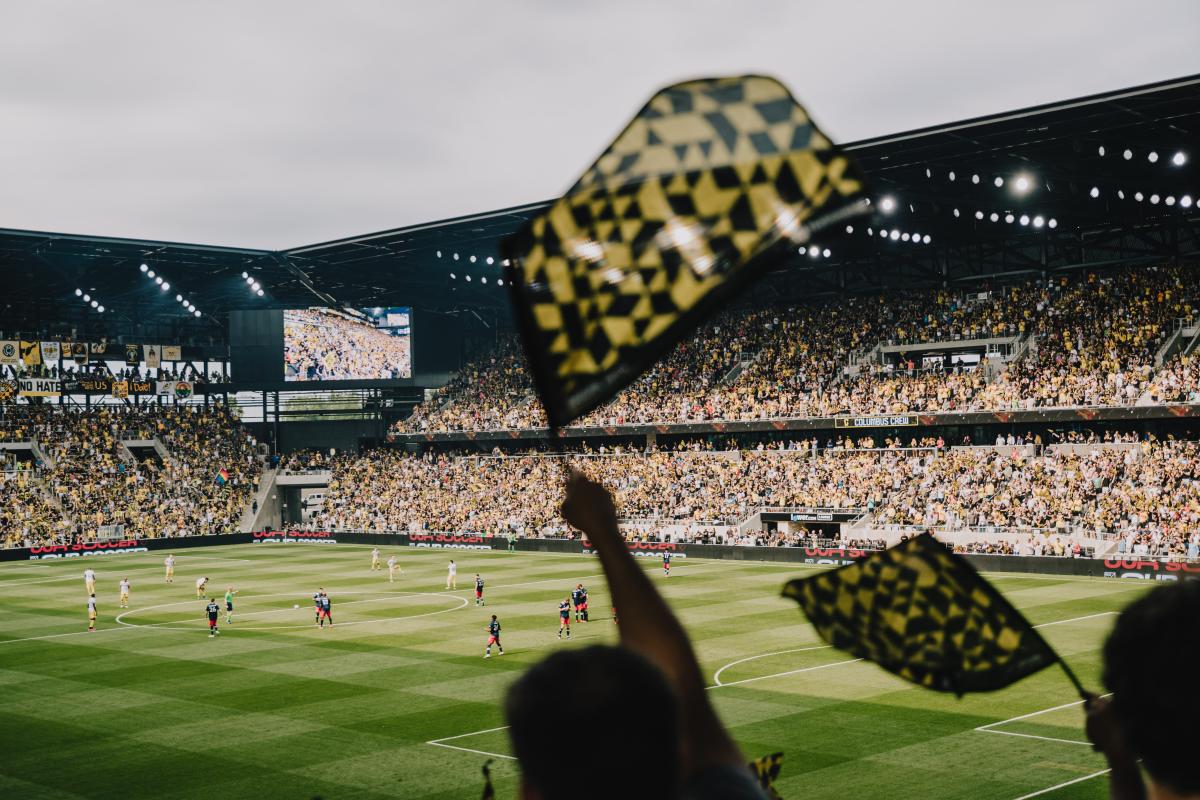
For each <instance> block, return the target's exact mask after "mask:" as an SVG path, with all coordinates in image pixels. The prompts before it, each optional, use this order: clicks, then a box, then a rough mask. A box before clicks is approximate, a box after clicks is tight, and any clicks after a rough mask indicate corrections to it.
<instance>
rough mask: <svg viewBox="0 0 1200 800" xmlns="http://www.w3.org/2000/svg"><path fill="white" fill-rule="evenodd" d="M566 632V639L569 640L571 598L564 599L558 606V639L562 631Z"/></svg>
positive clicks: (561, 635)
mask: <svg viewBox="0 0 1200 800" xmlns="http://www.w3.org/2000/svg"><path fill="white" fill-rule="evenodd" d="M564 630H565V631H566V632H567V638H568V639H570V638H571V598H569V597H568V598H566V599H565V600H563V601H562V602H561V603H559V604H558V638H560V639H561V638H562V637H563V631H564Z"/></svg>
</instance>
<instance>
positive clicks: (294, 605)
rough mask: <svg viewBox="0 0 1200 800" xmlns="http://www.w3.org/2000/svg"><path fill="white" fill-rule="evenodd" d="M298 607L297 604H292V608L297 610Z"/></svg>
mask: <svg viewBox="0 0 1200 800" xmlns="http://www.w3.org/2000/svg"><path fill="white" fill-rule="evenodd" d="M299 607H300V604H299V603H292V608H299Z"/></svg>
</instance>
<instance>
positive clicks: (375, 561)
mask: <svg viewBox="0 0 1200 800" xmlns="http://www.w3.org/2000/svg"><path fill="white" fill-rule="evenodd" d="M371 569H373V570H375V569H379V548H378V547H375V548H372V549H371Z"/></svg>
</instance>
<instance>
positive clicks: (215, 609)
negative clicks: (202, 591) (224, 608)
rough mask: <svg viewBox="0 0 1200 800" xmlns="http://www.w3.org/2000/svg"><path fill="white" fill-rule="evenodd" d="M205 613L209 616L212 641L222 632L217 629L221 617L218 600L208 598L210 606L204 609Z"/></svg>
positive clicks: (209, 630)
mask: <svg viewBox="0 0 1200 800" xmlns="http://www.w3.org/2000/svg"><path fill="white" fill-rule="evenodd" d="M204 611H205V613H207V614H208V638H210V639H211V638H212V637H214V636H216V635H217V634H218V633H220V632H221V630H220V629H219V628H218V627H217V620H218V619H219V618H220V616H221V607H220V606H219V605H217V598H215V597H210V598H208V605H206V606H205V607H204Z"/></svg>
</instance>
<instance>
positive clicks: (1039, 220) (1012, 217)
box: [954, 208, 1058, 230]
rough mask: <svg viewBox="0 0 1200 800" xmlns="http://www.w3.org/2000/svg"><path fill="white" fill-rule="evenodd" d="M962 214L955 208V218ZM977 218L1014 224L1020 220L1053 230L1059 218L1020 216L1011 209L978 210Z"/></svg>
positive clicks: (1034, 215)
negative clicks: (1001, 211)
mask: <svg viewBox="0 0 1200 800" xmlns="http://www.w3.org/2000/svg"><path fill="white" fill-rule="evenodd" d="M961 216H962V212H961V211H959V210H958V209H957V208H956V209H954V217H955V219H958V218H960V217H961ZM975 219H977V220H979V221H980V222H982V221H983V220H985V219H988V220H991V221H992V222H999V221H1000V220H1004V221H1005V222H1007V223H1008V224H1009V225H1012V224H1013V223H1014V222H1019V223H1020V224H1022V225H1033V227H1035V228H1041V227H1043V226H1045V227H1047V228H1050V229H1051V230H1054V229H1055V228H1057V227H1058V220H1057V219H1055V218H1054V217H1050V218H1049V219H1047V218H1046V217H1044V216H1043V215H1041V214H1033V215H1030V214H1022V215H1020V216H1019V217H1018V216H1017V215H1016V214H1014V213H1013V212H1011V211H1006V212H1004V214H1003V215H1002V214H1000V212H999V211H992V212H990V213H988V212H984V211H976V212H975Z"/></svg>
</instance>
